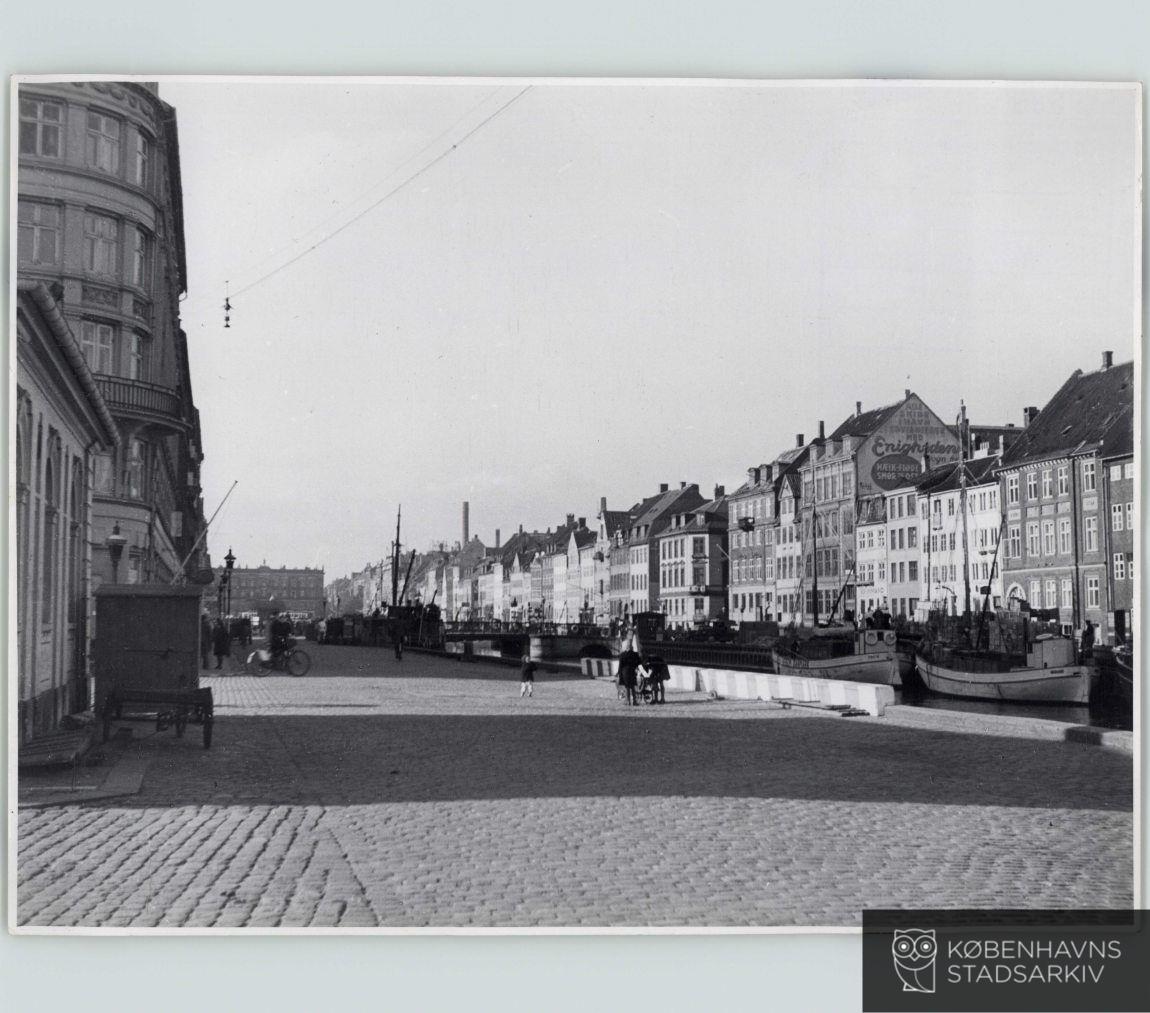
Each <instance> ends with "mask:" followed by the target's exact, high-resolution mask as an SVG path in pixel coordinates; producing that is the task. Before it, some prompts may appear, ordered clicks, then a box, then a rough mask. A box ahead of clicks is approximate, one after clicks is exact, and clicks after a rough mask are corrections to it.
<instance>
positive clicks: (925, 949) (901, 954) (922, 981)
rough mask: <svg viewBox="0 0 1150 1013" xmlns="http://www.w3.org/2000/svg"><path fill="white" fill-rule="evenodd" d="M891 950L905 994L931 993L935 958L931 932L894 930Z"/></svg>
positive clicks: (929, 930)
mask: <svg viewBox="0 0 1150 1013" xmlns="http://www.w3.org/2000/svg"><path fill="white" fill-rule="evenodd" d="M890 949H891V954H892V955H893V957H894V971H895V974H897V975H898V976H899V979H900V980H901V981H902V990H903V991H904V992H933V991H934V959H935V957H936V956H938V942H937V940H936V939H935V938H934V929H895V930H894V940H893V941H892V942H891V946H890Z"/></svg>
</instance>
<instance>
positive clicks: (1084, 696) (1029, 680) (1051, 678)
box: [916, 635, 1094, 705]
mask: <svg viewBox="0 0 1150 1013" xmlns="http://www.w3.org/2000/svg"><path fill="white" fill-rule="evenodd" d="M916 662H917V666H918V673H919V676H920V677H921V678H922V680H923V682H924V683H926V686H927V688H928V689H930V690H931V691H932V692H935V693H941V694H944V695H946V696H960V697H972V698H975V699H979V700H1010V701H1014V702H1022V703H1072V704H1083V705H1086V704H1088V703H1089V702H1090V689H1091V684H1092V681H1093V678H1094V669H1093V668H1092V667H1091V666H1089V665H1082V664H1078V663H1077V662H1076V660H1075V655H1074V643H1073V641H1071V640H1069V639H1068V638H1066V637H1061V636H1054V635H1045V636H1040V637H1036V638H1035V639H1034V640H1033V641H1032V642H1031V643H1030V647H1029V650H1028V651H1027V652H1026V656H1025V660H1023V659H1022V658H1021V657H1019V656H1012V655H1009V654H995V653H991V652H989V651H972V650H962V649H957V648H949V647H945V646H943V645H936V646H935V647H933V648H924V649H922V650H920V651H919V652H918V654H917V657H916Z"/></svg>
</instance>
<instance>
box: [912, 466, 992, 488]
mask: <svg viewBox="0 0 1150 1013" xmlns="http://www.w3.org/2000/svg"><path fill="white" fill-rule="evenodd" d="M1000 463H1001V462H1000V459H999V458H998V457H976V458H974V459H973V460H971V461H967V462H966V484H967V485H989V484H990V483H992V482H995V481H996V479H995V477H994V469H995V468H997V467H998V465H999V464H1000ZM961 485H962V471H961V470H960V467H959V462H957V461H955V462H954V463H953V464H944V465H942V466H941V467H938V468H932V469H931V470H930V471H928V472H927V473H926V474H925V475H924V476H923V477H922V479H921V480H920V481H919V483H918V486H917V488H918V491H919V492H925V493H935V492H952V491H953V490H955V489H958V488H960V487H961Z"/></svg>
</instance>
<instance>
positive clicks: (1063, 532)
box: [1058, 517, 1072, 556]
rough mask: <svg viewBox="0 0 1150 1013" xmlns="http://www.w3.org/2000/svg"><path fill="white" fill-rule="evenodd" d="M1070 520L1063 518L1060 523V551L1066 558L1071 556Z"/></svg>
mask: <svg viewBox="0 0 1150 1013" xmlns="http://www.w3.org/2000/svg"><path fill="white" fill-rule="evenodd" d="M1071 548H1072V547H1071V544H1070V518H1069V517H1063V518H1061V519H1060V520H1059V521H1058V551H1059V552H1061V553H1062V554H1063V555H1064V556H1068V555H1070V552H1071Z"/></svg>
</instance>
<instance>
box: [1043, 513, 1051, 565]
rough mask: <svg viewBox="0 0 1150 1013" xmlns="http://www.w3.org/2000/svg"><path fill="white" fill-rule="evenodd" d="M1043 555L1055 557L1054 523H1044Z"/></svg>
mask: <svg viewBox="0 0 1150 1013" xmlns="http://www.w3.org/2000/svg"><path fill="white" fill-rule="evenodd" d="M1042 554H1043V555H1044V556H1053V555H1054V521H1043V522H1042Z"/></svg>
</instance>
